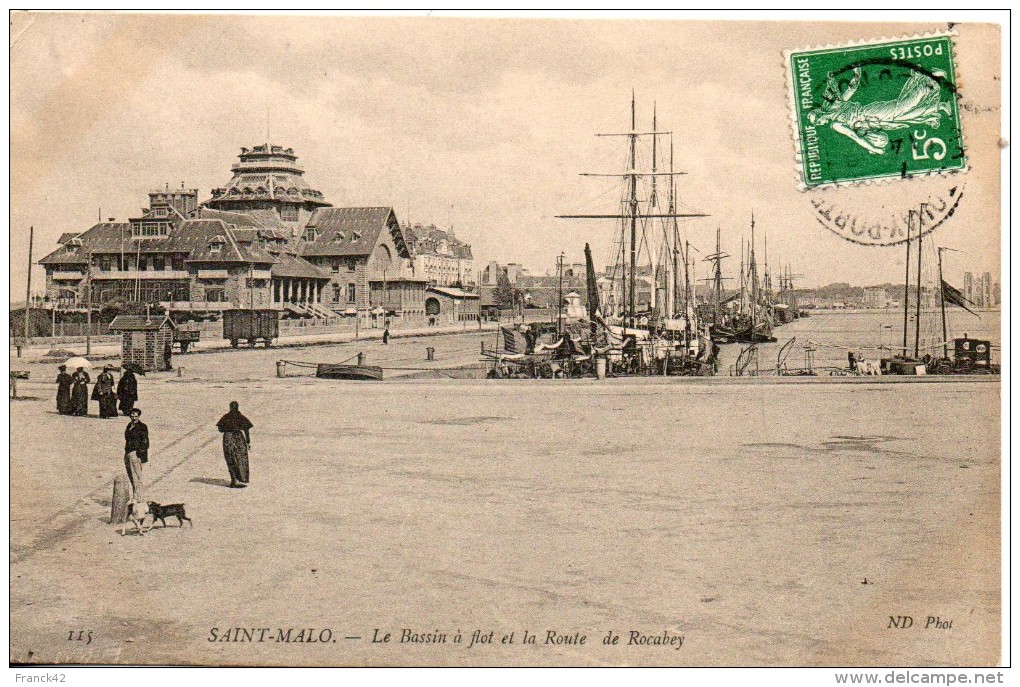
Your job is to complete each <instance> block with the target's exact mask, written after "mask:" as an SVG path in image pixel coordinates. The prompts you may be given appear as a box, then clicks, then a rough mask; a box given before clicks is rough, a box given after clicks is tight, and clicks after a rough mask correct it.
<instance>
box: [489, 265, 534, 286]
mask: <svg viewBox="0 0 1020 687" xmlns="http://www.w3.org/2000/svg"><path fill="white" fill-rule="evenodd" d="M499 272H502V273H503V274H505V275H506V278H507V280H508V281H509V282H510V285H511V286H516V285H517V282H518V281H519V280H520V279H521V277H527V276H530V273H529V272H528V270H526V269H524V267H523V266H522V265H521V264H520V263H516V262H508V263H507V264H506V265H500V264H499V263H498V262H495V261H492V262H490V263H489V264H488V265H486V266H485V269H484V270H482V282H481V283H482V285H483V286H495V285H496V283H497V279H498V274H499Z"/></svg>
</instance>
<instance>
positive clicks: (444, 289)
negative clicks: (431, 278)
mask: <svg viewBox="0 0 1020 687" xmlns="http://www.w3.org/2000/svg"><path fill="white" fill-rule="evenodd" d="M427 290H428V291H435V292H436V293H440V294H442V295H444V296H449V297H451V298H479V295H478V294H477V293H475V292H474V291H465V290H464V289H458V288H456V287H454V286H430V287H429V288H428V289H427Z"/></svg>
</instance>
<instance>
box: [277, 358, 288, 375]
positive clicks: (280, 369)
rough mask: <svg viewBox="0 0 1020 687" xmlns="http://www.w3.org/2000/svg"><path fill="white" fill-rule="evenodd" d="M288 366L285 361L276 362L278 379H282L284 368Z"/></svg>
mask: <svg viewBox="0 0 1020 687" xmlns="http://www.w3.org/2000/svg"><path fill="white" fill-rule="evenodd" d="M286 364H287V363H286V362H284V361H283V360H277V361H276V376H277V377H282V376H283V368H284V366H285V365H286Z"/></svg>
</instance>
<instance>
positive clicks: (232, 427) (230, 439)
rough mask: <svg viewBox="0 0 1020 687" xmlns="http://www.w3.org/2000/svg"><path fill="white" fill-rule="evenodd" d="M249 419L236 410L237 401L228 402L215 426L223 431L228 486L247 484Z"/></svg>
mask: <svg viewBox="0 0 1020 687" xmlns="http://www.w3.org/2000/svg"><path fill="white" fill-rule="evenodd" d="M252 427H253V425H252V423H251V421H250V420H249V419H248V418H246V417H245V416H244V415H242V414H241V411H240V410H238V405H237V401H231V402H230V412H229V413H227V414H226V415H224V416H223V417H221V418H220V421H219V422H217V423H216V428H217V429H219V430H220V431H221V432H222V433H223V459H224V460H225V461H226V462H227V470H228V471H229V472H230V486H231V487H232V488H234V489H241V488H243V487H246V486H248V449H249V448H250V447H251V434H250V432H249V430H251V428H252Z"/></svg>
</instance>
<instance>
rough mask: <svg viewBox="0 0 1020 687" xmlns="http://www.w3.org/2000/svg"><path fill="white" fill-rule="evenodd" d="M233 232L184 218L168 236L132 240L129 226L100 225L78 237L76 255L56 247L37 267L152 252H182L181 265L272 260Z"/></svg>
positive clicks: (209, 221)
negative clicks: (217, 242) (216, 241)
mask: <svg viewBox="0 0 1020 687" xmlns="http://www.w3.org/2000/svg"><path fill="white" fill-rule="evenodd" d="M234 231H235V230H234V229H233V228H232V226H231V225H229V224H227V223H226V222H224V221H223V220H222V219H188V220H184V221H181V222H178V223H177V224H175V225H174V226H173V228H172V229H171V230H170V235H169V236H161V237H155V238H146V239H132V238H131V226H130V225H129V224H127V223H124V222H101V223H99V224H97V225H95V226H93V227H92V228H91V229H89V230H88V231H86V232H84V233H82V234H79V235H78V238H79V239H80V240H81V242H82V246H81V248H79V249H78V250H77V252H74V253H69V252H68V251H67V250H66V249H65V248H58V249H57V250H55V251H53V252H52V253H50V254H49V255H47V256H46V257H44V258H42V259H41V260H40V261H39V264H41V265H82V264H85V263H86V256H87V255H88V254H89V253H92V254H93V255H110V254H114V255H116V254H120V253H128V254H134V253H136V252H137V251H138V249H139V245H138V243H139V242H140V243H141V246H140V248H141V252H142V253H143V254H148V255H151V254H153V253H186V254H187V257H186V258H185V262H254V263H261V264H272V263H274V262H276V259H275V258H274V257H273V256H272V255H271V254H270V253H269V252H268V251H267V250H264V249H262V248H259V246H258V245H257V244H255V243H249V244H243V243H241V242H239V241H237V240H236V238H235V237H234V235H233V232H234ZM216 236H221V237H223V240H224V241H223V245H222V247H221V250H220V252H219V253H214V252H213V251H212V248H211V246H210V242H211V241H212V239H213V238H214V237H216Z"/></svg>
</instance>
